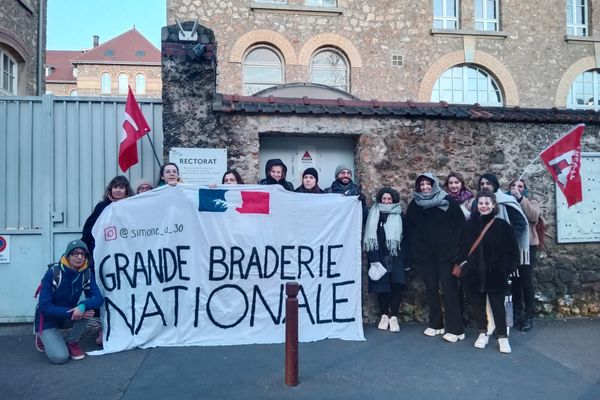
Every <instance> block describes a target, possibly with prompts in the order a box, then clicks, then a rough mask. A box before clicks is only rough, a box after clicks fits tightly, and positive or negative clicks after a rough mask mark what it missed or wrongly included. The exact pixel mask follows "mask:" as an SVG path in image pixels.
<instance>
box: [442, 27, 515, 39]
mask: <svg viewBox="0 0 600 400" xmlns="http://www.w3.org/2000/svg"><path fill="white" fill-rule="evenodd" d="M431 34H432V35H433V36H451V37H463V36H477V37H481V38H488V39H506V37H507V36H508V33H506V32H504V31H475V30H472V29H436V28H433V29H431Z"/></svg>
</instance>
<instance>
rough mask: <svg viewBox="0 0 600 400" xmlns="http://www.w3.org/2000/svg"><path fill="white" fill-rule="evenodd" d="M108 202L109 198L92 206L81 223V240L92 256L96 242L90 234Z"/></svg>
mask: <svg viewBox="0 0 600 400" xmlns="http://www.w3.org/2000/svg"><path fill="white" fill-rule="evenodd" d="M110 203H112V201H111V200H110V199H106V200H102V201H101V202H99V203H98V204H96V207H94V211H92V213H91V214H90V216H89V217H88V218H87V219H86V220H85V224H83V231H82V232H81V240H82V241H83V243H85V244H86V245H87V247H88V252H89V253H90V254H91V255H92V256H93V255H94V248H95V247H96V242H95V241H94V236H93V235H92V228H93V227H94V224H95V223H96V221H97V220H98V217H99V216H100V214H102V211H104V209H105V208H106V207H108V205H109V204H110ZM92 262H93V259H92Z"/></svg>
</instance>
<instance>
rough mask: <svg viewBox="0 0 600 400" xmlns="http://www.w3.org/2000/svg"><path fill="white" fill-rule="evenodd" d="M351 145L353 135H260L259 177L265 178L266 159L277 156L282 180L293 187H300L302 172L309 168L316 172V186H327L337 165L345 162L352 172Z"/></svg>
mask: <svg viewBox="0 0 600 400" xmlns="http://www.w3.org/2000/svg"><path fill="white" fill-rule="evenodd" d="M354 146H355V141H354V139H353V138H319V137H263V138H261V139H260V151H259V159H258V162H259V168H260V178H261V179H262V178H264V177H265V164H266V163H267V160H270V159H272V158H279V159H281V160H282V161H283V162H284V164H285V165H286V166H287V169H288V172H287V177H286V179H287V180H288V181H290V182H292V184H293V185H294V188H296V187H298V186H300V184H301V181H302V173H303V172H304V170H305V169H306V168H309V167H313V168H315V169H316V170H317V172H318V173H319V187H320V188H321V189H325V188H328V187H329V186H331V182H333V180H334V174H335V168H336V167H337V166H338V165H340V164H343V165H346V166H348V167H349V168H352V171H353V173H354Z"/></svg>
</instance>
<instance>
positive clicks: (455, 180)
mask: <svg viewBox="0 0 600 400" xmlns="http://www.w3.org/2000/svg"><path fill="white" fill-rule="evenodd" d="M444 189H446V192H447V193H448V196H450V198H452V199H453V200H454V201H456V202H457V203H458V204H460V209H461V210H462V212H463V214H465V218H467V219H468V218H469V216H470V215H471V202H472V201H473V192H471V191H470V190H469V188H468V187H467V185H466V184H465V179H464V178H463V176H462V175H461V174H459V173H458V172H450V173H449V174H448V177H447V178H446V182H444Z"/></svg>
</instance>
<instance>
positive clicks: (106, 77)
mask: <svg viewBox="0 0 600 400" xmlns="http://www.w3.org/2000/svg"><path fill="white" fill-rule="evenodd" d="M110 86H111V82H110V74H109V73H108V72H105V73H103V74H102V93H103V94H110Z"/></svg>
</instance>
